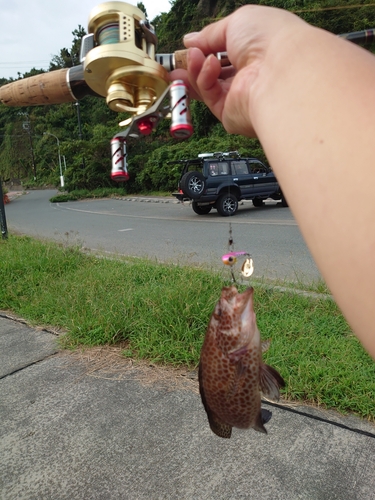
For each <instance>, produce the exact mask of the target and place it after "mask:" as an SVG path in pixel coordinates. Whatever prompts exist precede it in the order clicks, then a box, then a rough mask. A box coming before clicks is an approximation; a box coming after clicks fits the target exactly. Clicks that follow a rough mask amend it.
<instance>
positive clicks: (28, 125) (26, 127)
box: [18, 112, 36, 181]
mask: <svg viewBox="0 0 375 500" xmlns="http://www.w3.org/2000/svg"><path fill="white" fill-rule="evenodd" d="M18 114H19V115H22V116H26V121H24V122H23V124H22V128H23V129H24V130H26V131H27V133H28V135H29V141H30V154H31V162H32V166H33V172H34V181H36V165H35V156H34V148H33V139H32V136H31V122H30V118H29V115H28V113H26V112H25V113H22V112H19V113H18Z"/></svg>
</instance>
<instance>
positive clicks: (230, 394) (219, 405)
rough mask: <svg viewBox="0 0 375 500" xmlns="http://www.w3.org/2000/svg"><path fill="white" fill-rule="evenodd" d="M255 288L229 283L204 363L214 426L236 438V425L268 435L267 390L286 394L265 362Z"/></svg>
mask: <svg viewBox="0 0 375 500" xmlns="http://www.w3.org/2000/svg"><path fill="white" fill-rule="evenodd" d="M253 292H254V290H253V288H251V287H250V288H248V289H247V290H245V291H244V292H243V293H239V292H238V291H237V288H236V287H235V286H230V287H224V288H223V289H222V292H221V297H220V300H219V301H218V303H217V304H216V306H215V309H214V312H213V313H212V316H211V319H210V322H209V325H208V329H207V333H206V336H205V339H204V343H203V346H202V351H201V357H200V363H199V390H200V394H201V398H202V402H203V406H204V408H205V410H206V412H207V416H208V422H209V424H210V427H211V430H212V431H213V432H214V433H215V434H217V435H218V436H220V437H223V438H230V437H231V434H232V427H237V428H240V429H248V428H250V427H252V428H254V429H255V430H257V431H259V432H264V433H267V431H266V429H265V427H264V424H265V423H266V422H268V420H269V419H270V418H271V412H269V411H268V410H262V409H261V392H262V393H263V394H264V395H265V396H266V397H267V398H269V399H273V400H277V399H279V397H280V391H279V389H280V387H284V385H285V382H284V380H283V378H282V377H281V376H280V374H279V373H278V372H277V371H276V370H275V369H274V368H272V367H271V366H268V365H266V364H264V363H263V361H262V345H261V341H260V333H259V330H258V327H257V323H256V317H255V312H254V306H253Z"/></svg>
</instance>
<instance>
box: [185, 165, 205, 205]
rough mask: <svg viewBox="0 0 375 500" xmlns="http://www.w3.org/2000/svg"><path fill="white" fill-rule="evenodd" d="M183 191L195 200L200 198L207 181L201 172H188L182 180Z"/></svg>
mask: <svg viewBox="0 0 375 500" xmlns="http://www.w3.org/2000/svg"><path fill="white" fill-rule="evenodd" d="M180 184H181V189H182V191H183V192H184V194H186V196H189V198H192V199H193V200H194V199H196V198H199V197H200V196H201V194H202V193H203V191H204V189H205V187H206V179H205V178H204V176H203V174H201V173H200V172H187V173H186V174H185V175H183V177H182V179H181V183H180Z"/></svg>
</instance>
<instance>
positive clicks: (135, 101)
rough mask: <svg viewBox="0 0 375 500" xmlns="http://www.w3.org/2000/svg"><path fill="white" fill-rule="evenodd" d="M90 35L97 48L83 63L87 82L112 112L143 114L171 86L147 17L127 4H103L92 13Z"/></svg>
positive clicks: (89, 26)
mask: <svg viewBox="0 0 375 500" xmlns="http://www.w3.org/2000/svg"><path fill="white" fill-rule="evenodd" d="M88 31H89V33H93V35H94V44H95V46H94V48H92V49H91V50H90V51H88V52H87V54H86V56H85V59H84V62H83V67H84V76H85V81H86V82H87V84H88V85H89V86H90V87H91V89H93V90H94V91H95V92H96V93H97V94H99V95H101V96H103V97H105V98H106V102H107V105H108V106H109V108H110V109H112V110H113V111H116V112H122V111H127V112H130V113H132V114H141V113H142V112H144V111H145V110H146V109H148V108H149V107H150V106H151V105H152V104H153V103H154V102H155V101H156V100H157V99H158V98H159V97H160V96H161V95H162V93H163V92H164V91H165V89H166V88H167V87H168V85H169V79H168V72H167V70H166V69H165V68H163V66H161V65H160V64H159V63H158V62H156V61H155V46H156V43H157V38H156V35H155V33H154V31H153V28H152V26H151V25H150V24H148V21H147V20H146V17H145V15H144V13H143V12H142V11H141V10H140V9H138V8H137V7H134V6H133V5H129V4H127V3H124V2H107V3H102V4H100V5H98V6H97V7H95V8H94V9H93V10H92V11H91V14H90V16H89V22H88Z"/></svg>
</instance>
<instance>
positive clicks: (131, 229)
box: [118, 227, 133, 233]
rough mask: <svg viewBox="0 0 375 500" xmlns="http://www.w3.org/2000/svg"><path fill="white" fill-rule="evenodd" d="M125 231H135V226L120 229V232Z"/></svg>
mask: <svg viewBox="0 0 375 500" xmlns="http://www.w3.org/2000/svg"><path fill="white" fill-rule="evenodd" d="M124 231H133V228H132V227H129V228H128V229H119V230H118V232H119V233H123V232H124Z"/></svg>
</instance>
